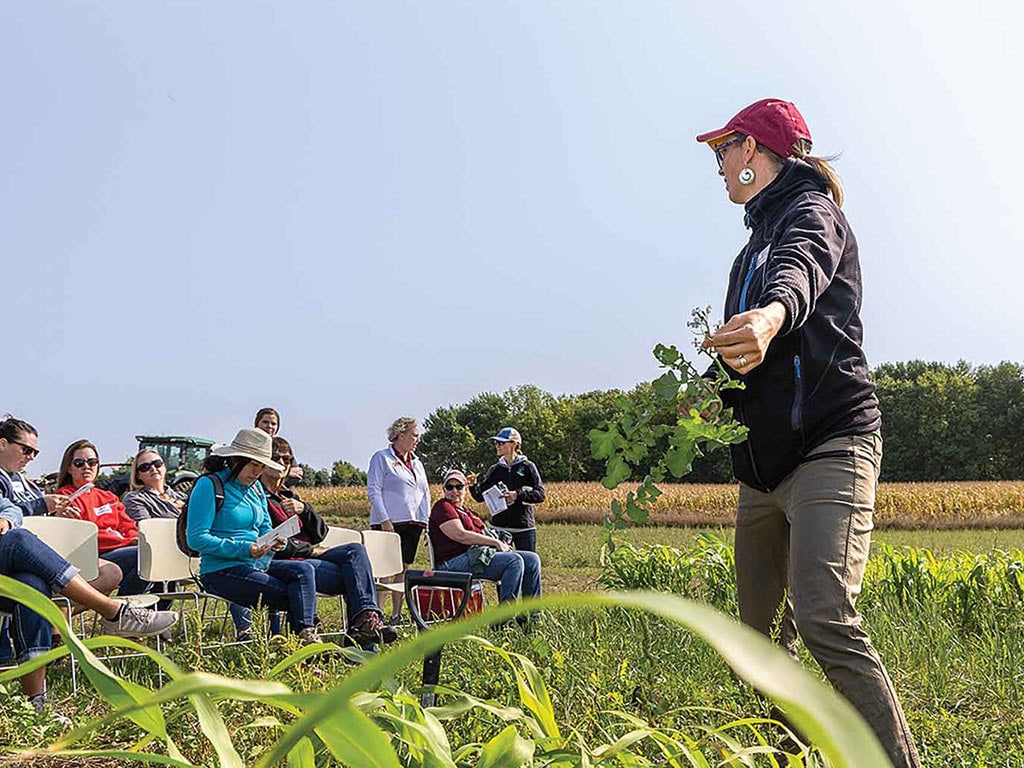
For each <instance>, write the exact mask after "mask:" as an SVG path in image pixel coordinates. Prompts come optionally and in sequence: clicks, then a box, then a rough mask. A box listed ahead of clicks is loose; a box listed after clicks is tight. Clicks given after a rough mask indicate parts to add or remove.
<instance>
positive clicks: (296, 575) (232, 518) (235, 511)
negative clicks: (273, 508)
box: [186, 429, 320, 643]
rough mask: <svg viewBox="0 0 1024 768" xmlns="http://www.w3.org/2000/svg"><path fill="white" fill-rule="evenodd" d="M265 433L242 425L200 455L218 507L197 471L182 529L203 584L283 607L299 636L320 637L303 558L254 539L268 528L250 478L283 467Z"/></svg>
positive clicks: (239, 599)
mask: <svg viewBox="0 0 1024 768" xmlns="http://www.w3.org/2000/svg"><path fill="white" fill-rule="evenodd" d="M271 454H272V451H271V440H270V435H268V434H267V433H266V432H263V431H261V430H259V429H242V430H239V432H238V434H237V435H235V439H234V440H232V441H231V443H230V444H228V445H223V446H221V447H219V448H215V449H214V450H213V452H212V453H211V454H210V456H209V458H208V459H207V460H206V466H205V469H206V471H207V473H212V474H215V475H216V476H217V477H218V478H219V479H220V482H221V484H222V486H223V489H224V494H223V502H222V503H221V504H220V508H219V509H218V503H217V498H216V492H215V488H214V483H213V480H212V479H211V477H210V474H206V475H203V476H202V477H200V478H199V479H198V480H197V481H196V484H195V487H194V488H193V489H192V495H191V497H190V499H189V503H188V526H187V529H186V536H187V538H188V543H189V546H191V547H192V548H193V549H195V550H196V551H197V552H199V554H200V565H199V576H200V581H201V582H202V583H203V587H204V589H206V591H208V592H211V593H213V594H215V595H219V596H220V597H223V598H225V599H226V600H230V601H231V602H233V603H237V604H238V605H242V606H246V607H248V608H253V607H255V606H256V605H258V604H260V603H262V604H263V605H265V606H267V608H269V609H270V610H272V611H287V612H288V619H289V622H290V624H291V626H292V629H293V630H294V631H295V632H296V633H297V634H298V635H299V637H300V638H302V641H303V642H304V643H315V642H319V641H320V637H319V635H318V634H317V631H316V626H315V618H314V617H315V615H316V577H315V573H314V569H313V566H312V565H311V564H310V563H308V562H305V561H302V560H274V559H273V549H280V548H281V547H283V546H284V544H283V543H279V544H276V545H274V547H273V548H272V547H270V546H259V545H257V543H256V540H257V539H258V538H259V537H260V536H262V535H263V534H265V533H268V532H269V531H270V529H271V528H272V527H273V526H272V525H271V523H270V513H269V511H268V510H267V496H266V494H265V493H264V491H263V488H262V486H260V484H259V483H257V482H256V481H257V480H258V479H259V477H260V475H261V474H262V472H263V469H264V467H271V468H274V469H277V470H278V471H282V472H283V471H284V467H282V466H281V465H280V464H278V463H277V462H275V461H274V460H273V459H272V458H271Z"/></svg>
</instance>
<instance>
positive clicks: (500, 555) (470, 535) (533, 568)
mask: <svg viewBox="0 0 1024 768" xmlns="http://www.w3.org/2000/svg"><path fill="white" fill-rule="evenodd" d="M468 485H469V483H468V481H467V480H466V476H465V475H464V474H462V472H460V471H459V470H457V469H453V470H450V471H449V472H447V473H446V474H445V476H444V483H443V487H444V498H443V499H438V500H437V503H436V504H434V506H433V508H432V509H431V510H430V522H429V524H428V526H427V535H428V536H429V537H430V546H431V547H432V548H433V550H434V563H435V567H436V568H437V570H439V571H462V572H464V573H472V574H473V575H475V576H477V577H479V578H481V579H487V580H488V581H497V582H500V583H499V584H498V600H499V601H500V602H505V601H507V600H516V599H518V598H519V597H520V596H523V597H534V596H536V595H539V594H540V557H539V556H538V555H537V553H536V552H529V551H517V550H513V549H512V547H510V546H509V545H508V544H506V543H505V542H504V541H502V540H501V539H496V538H493V537H491V536H488V535H486V534H485V533H484V530H486V528H487V526H486V525H485V524H484V521H483V520H481V519H480V517H479V516H478V515H477V514H476V512H474V511H473V510H471V509H469V508H468V507H467V506H466V487H467V486H468ZM471 547H491V548H493V549H494V550H495V551H494V553H493V557H491V558H490V560H489V562H488V563H487V564H486V565H483V566H482V567H480V566H476V567H474V564H473V561H472V558H471V553H470V551H469V550H470V548H471Z"/></svg>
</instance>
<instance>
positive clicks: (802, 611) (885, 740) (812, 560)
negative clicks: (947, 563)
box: [736, 433, 921, 768]
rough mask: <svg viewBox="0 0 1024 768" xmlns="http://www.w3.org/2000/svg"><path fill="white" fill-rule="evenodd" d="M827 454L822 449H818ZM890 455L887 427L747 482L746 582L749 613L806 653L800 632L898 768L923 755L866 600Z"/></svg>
mask: <svg viewBox="0 0 1024 768" xmlns="http://www.w3.org/2000/svg"><path fill="white" fill-rule="evenodd" d="M816 457H817V458H816ZM881 462H882V438H881V436H880V435H879V434H878V433H874V434H870V435H855V436H847V437H839V438H836V439H834V440H829V441H827V442H825V443H823V444H822V445H820V446H818V447H817V448H814V449H812V450H811V452H810V453H809V455H808V456H807V458H806V459H805V460H804V463H803V464H801V465H800V466H799V467H797V468H796V469H795V470H794V471H793V473H792V474H790V475H789V477H787V478H786V479H785V480H783V481H782V483H781V484H780V485H779V486H778V487H777V488H776V489H775V490H774V491H772V492H771V493H762V492H760V491H757V490H755V489H754V488H751V487H749V486H747V485H743V484H741V485H740V501H739V510H738V512H737V515H736V587H737V592H738V596H739V604H740V619H741V620H742V621H743V623H744V624H748V625H750V626H751V627H753V628H754V629H757V630H758V631H760V632H762V633H764V634H765V635H770V634H771V631H772V627H773V624H774V622H775V618H776V616H777V615H778V614H779V609H780V608H781V609H782V616H781V626H780V627H779V635H780V642H781V644H782V645H783V647H785V648H786V650H787V651H789V653H790V654H791V655H794V656H795V653H796V637H797V633H798V632H799V635H800V637H802V638H803V641H804V645H805V646H807V650H808V651H810V652H811V655H812V656H814V659H815V660H816V661H817V662H818V664H820V665H821V668H822V670H823V671H824V672H825V675H826V676H827V677H828V679H829V680H830V681H831V682H832V684H833V685H834V686H835V688H836V690H838V691H839V692H840V693H841V694H843V696H845V697H846V698H847V699H848V700H849V701H850V703H851V704H853V706H854V707H855V708H856V709H857V710H858V711H859V712H860V714H861V716H862V717H863V718H864V719H865V720H866V721H867V723H868V725H870V726H871V728H872V729H873V730H874V732H875V734H876V735H877V736H878V739H879V741H880V742H881V743H882V746H883V747H884V748H885V751H886V752H887V753H888V755H889V759H890V760H891V761H892V763H893V765H894V766H895V767H896V768H916V767H917V766H920V764H921V763H920V759H919V758H918V755H917V749H916V747H915V746H914V740H913V738H912V737H911V735H910V729H909V728H908V727H907V722H906V719H905V718H904V716H903V710H902V709H901V707H900V703H899V700H898V699H897V698H896V691H895V690H894V688H893V685H892V681H891V680H890V679H889V675H888V673H886V671H885V667H884V666H883V665H882V661H881V659H880V658H879V656H878V653H877V652H876V651H875V649H874V647H873V646H872V645H871V640H870V639H869V637H868V634H867V632H865V631H864V629H863V627H862V626H861V617H860V614H859V613H858V612H857V608H856V605H855V603H856V599H857V596H858V595H859V594H860V590H861V581H862V579H863V577H864V567H865V565H866V564H867V559H868V549H869V547H870V543H871V530H872V528H873V527H874V525H873V522H872V518H873V514H874V505H875V488H876V485H877V482H878V471H879V468H880V467H881Z"/></svg>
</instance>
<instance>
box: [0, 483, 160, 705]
mask: <svg viewBox="0 0 1024 768" xmlns="http://www.w3.org/2000/svg"><path fill="white" fill-rule="evenodd" d="M21 521H22V514H21V510H20V508H19V507H18V506H17V505H15V504H14V503H13V502H10V501H8V500H7V499H4V498H0V574H3V575H4V576H7V577H10V578H12V579H14V580H15V581H20V582H21V583H22V584H25V585H27V586H29V587H31V588H32V589H35V590H37V591H39V592H41V593H42V594H44V595H46V596H47V597H49V596H50V595H51V594H53V593H55V592H56V593H60V594H62V595H64V596H65V597H67V598H69V599H71V600H73V601H74V602H75V603H76V604H79V605H83V606H85V607H87V608H91V609H93V610H94V611H96V612H97V613H99V614H100V616H102V617H103V624H102V627H103V632H104V633H105V634H112V635H122V636H125V637H148V636H150V635H157V634H160V633H162V632H165V631H167V630H168V629H170V628H171V627H172V626H173V625H174V623H175V622H176V621H177V620H178V615H177V614H176V613H173V612H171V611H146V610H142V609H139V608H136V607H134V606H131V605H129V604H127V603H126V602H124V601H123V600H112V599H111V598H109V597H107V596H106V595H104V594H102V593H101V592H97V591H96V590H95V589H93V588H92V587H91V586H89V584H88V582H86V581H85V580H84V579H83V578H82V577H81V576H80V575H79V573H78V568H76V567H75V566H73V565H72V564H71V563H69V562H68V561H67V560H65V559H64V558H63V557H61V556H60V555H58V554H57V553H56V552H54V551H53V549H51V548H50V547H49V546H47V545H46V544H44V543H43V542H42V541H40V540H39V538H38V537H37V536H36V535H35V534H34V533H32V532H31V531H26V530H25V529H24V528H22V527H21ZM0 611H4V612H5V613H9V614H10V615H11V622H12V625H13V628H14V631H13V632H12V633H11V634H12V635H13V638H14V647H15V659H16V661H17V663H19V664H21V663H24V662H27V661H30V660H31V659H33V658H35V657H37V656H41V655H42V654H44V653H46V652H47V651H49V650H50V648H51V646H52V644H53V632H52V629H51V627H50V624H49V623H48V622H47V621H46V620H45V619H44V618H43V617H42V616H40V615H39V614H37V613H34V612H32V611H30V610H29V609H28V608H26V607H25V606H24V605H21V604H20V603H18V602H16V601H14V600H11V599H9V598H0ZM21 690H22V692H23V693H24V694H25V695H26V696H27V697H28V699H29V701H30V702H31V703H32V706H33V707H35V709H36V710H37V711H42V709H43V707H44V705H45V703H46V667H45V666H44V667H39V668H38V669H35V670H34V671H32V672H29V673H27V674H25V675H23V676H22V677H21Z"/></svg>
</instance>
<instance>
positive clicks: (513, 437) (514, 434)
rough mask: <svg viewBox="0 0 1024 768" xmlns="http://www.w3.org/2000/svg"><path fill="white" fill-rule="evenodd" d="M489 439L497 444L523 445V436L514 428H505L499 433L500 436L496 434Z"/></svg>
mask: <svg viewBox="0 0 1024 768" xmlns="http://www.w3.org/2000/svg"><path fill="white" fill-rule="evenodd" d="M488 439H489V440H493V441H494V442H496V443H519V444H520V445H522V444H523V436H522V435H520V434H519V430H518V429H514V428H513V427H505V428H504V429H502V430H501V431H500V432H498V434H496V435H495V436H494V437H491V438H488Z"/></svg>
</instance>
